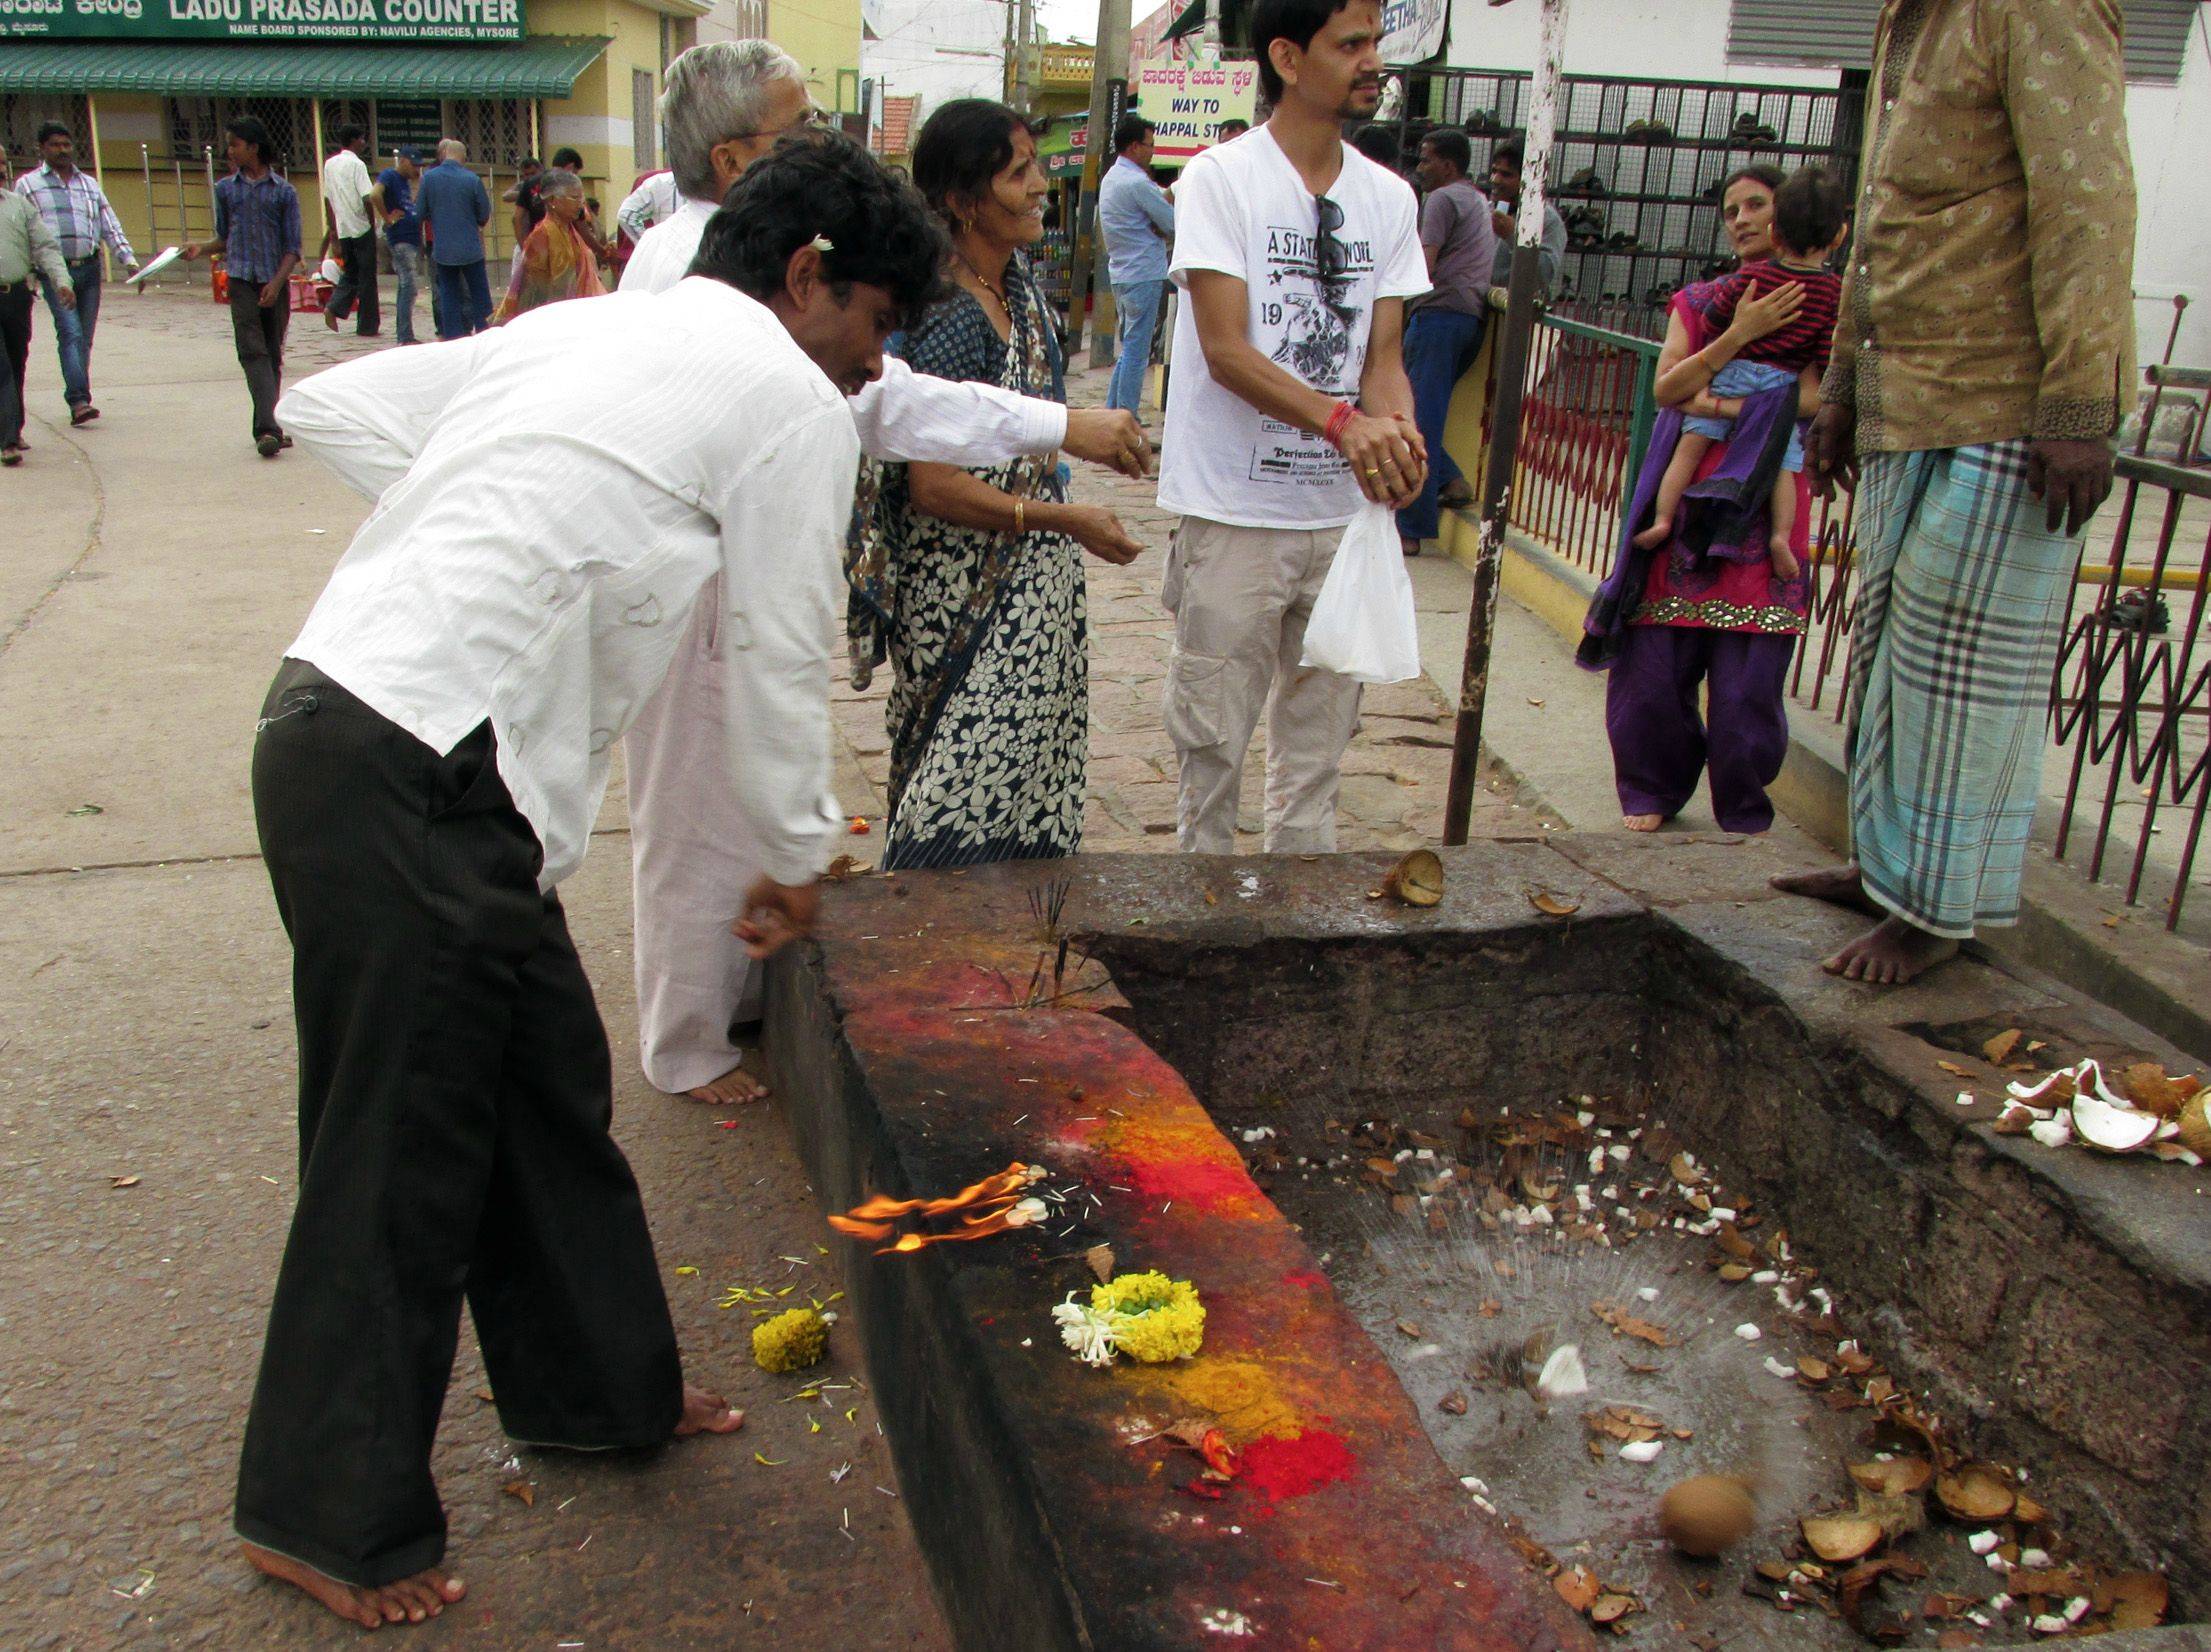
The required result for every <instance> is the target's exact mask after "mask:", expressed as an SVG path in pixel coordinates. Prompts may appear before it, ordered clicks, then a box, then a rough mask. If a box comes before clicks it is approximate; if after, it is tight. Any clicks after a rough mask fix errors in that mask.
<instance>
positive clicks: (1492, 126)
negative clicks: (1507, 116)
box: [1466, 109, 1505, 138]
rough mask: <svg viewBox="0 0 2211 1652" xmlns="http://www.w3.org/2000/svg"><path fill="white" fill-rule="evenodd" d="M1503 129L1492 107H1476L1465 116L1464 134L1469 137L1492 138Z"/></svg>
mask: <svg viewBox="0 0 2211 1652" xmlns="http://www.w3.org/2000/svg"><path fill="white" fill-rule="evenodd" d="M1504 129H1505V126H1504V122H1502V121H1500V120H1499V119H1498V118H1497V111H1496V110H1494V109H1477V110H1476V111H1475V112H1474V113H1473V114H1471V115H1469V116H1467V117H1466V135H1467V136H1468V137H1470V138H1494V137H1496V136H1497V135H1498V134H1499V133H1501V132H1503V131H1504Z"/></svg>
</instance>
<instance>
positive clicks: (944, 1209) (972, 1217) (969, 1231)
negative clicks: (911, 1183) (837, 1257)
mask: <svg viewBox="0 0 2211 1652" xmlns="http://www.w3.org/2000/svg"><path fill="white" fill-rule="evenodd" d="M1043 1176H1044V1171H1043V1170H1042V1168H1040V1167H1038V1166H1035V1165H1026V1164H1022V1163H1021V1162H1019V1161H1018V1160H1016V1161H1015V1162H1014V1163H1012V1164H1010V1165H1008V1166H1007V1167H1006V1168H1005V1169H1003V1170H1001V1171H999V1172H998V1174H997V1175H995V1176H986V1177H984V1178H983V1179H982V1180H981V1181H979V1182H976V1183H975V1184H974V1185H973V1186H971V1187H963V1188H961V1189H960V1190H959V1192H957V1193H955V1194H953V1195H951V1197H949V1198H945V1199H891V1198H886V1197H884V1196H883V1195H882V1194H880V1193H879V1194H877V1195H876V1196H875V1197H874V1198H872V1199H864V1200H862V1201H861V1202H860V1203H859V1204H856V1205H854V1206H853V1207H852V1209H851V1210H850V1211H848V1212H847V1213H846V1214H844V1215H842V1216H832V1217H830V1218H829V1225H830V1226H831V1227H833V1228H835V1229H836V1230H837V1231H838V1232H839V1233H843V1234H848V1235H850V1236H851V1237H852V1238H854V1239H889V1238H890V1237H891V1236H892V1235H893V1234H894V1233H898V1226H897V1219H898V1218H899V1217H901V1216H952V1215H957V1216H959V1218H960V1226H959V1227H958V1229H956V1230H955V1231H953V1232H950V1233H904V1234H898V1238H897V1239H896V1240H895V1242H893V1243H891V1244H888V1245H882V1246H879V1247H878V1248H877V1250H876V1252H875V1254H876V1255H878V1256H889V1255H909V1254H911V1253H913V1252H915V1251H918V1250H924V1249H926V1248H927V1247H929V1246H930V1245H942V1244H952V1243H959V1242H964V1241H966V1240H970V1239H987V1238H988V1237H990V1236H991V1235H992V1234H994V1233H1004V1232H1007V1231H1008V1230H1009V1229H1012V1228H1018V1227H1026V1226H1028V1225H1029V1224H1030V1223H1031V1222H1034V1221H1038V1220H1040V1219H1041V1218H1042V1217H1043V1216H1044V1214H1045V1210H1044V1204H1043V1201H1042V1200H1039V1199H1031V1198H1026V1197H1024V1196H1023V1195H1024V1191H1025V1190H1026V1189H1027V1188H1028V1187H1029V1186H1030V1185H1031V1184H1032V1183H1034V1182H1037V1181H1041V1180H1042V1179H1043Z"/></svg>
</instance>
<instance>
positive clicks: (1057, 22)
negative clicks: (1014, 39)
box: [1036, 0, 1158, 42]
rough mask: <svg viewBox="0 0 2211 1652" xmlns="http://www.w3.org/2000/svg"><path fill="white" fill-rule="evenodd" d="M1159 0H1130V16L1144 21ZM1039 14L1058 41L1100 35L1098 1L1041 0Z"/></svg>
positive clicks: (1133, 19) (1049, 33)
mask: <svg viewBox="0 0 2211 1652" xmlns="http://www.w3.org/2000/svg"><path fill="white" fill-rule="evenodd" d="M1157 5H1158V0H1129V17H1130V19H1131V20H1132V21H1137V22H1141V21H1142V20H1143V19H1144V18H1147V17H1149V16H1151V14H1152V12H1153V11H1154V9H1156V7H1157ZM1036 11H1037V17H1038V19H1039V20H1040V21H1042V23H1043V24H1044V30H1045V33H1046V34H1047V35H1048V36H1050V38H1052V39H1054V40H1081V41H1085V42H1088V41H1092V40H1095V39H1097V37H1098V5H1097V0H1037V7H1036Z"/></svg>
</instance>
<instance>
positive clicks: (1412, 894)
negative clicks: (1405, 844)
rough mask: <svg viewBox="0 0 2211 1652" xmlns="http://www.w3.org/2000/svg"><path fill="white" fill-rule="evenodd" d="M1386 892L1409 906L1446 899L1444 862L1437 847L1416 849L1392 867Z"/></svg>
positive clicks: (1386, 884)
mask: <svg viewBox="0 0 2211 1652" xmlns="http://www.w3.org/2000/svg"><path fill="white" fill-rule="evenodd" d="M1382 893H1383V894H1385V895H1387V896H1388V897H1389V898H1390V899H1391V900H1393V901H1397V902H1400V903H1402V904H1403V905H1406V906H1436V905H1439V904H1440V903H1441V902H1442V900H1443V862H1442V861H1440V860H1438V859H1437V858H1436V855H1435V853H1434V851H1433V850H1429V849H1415V850H1413V851H1412V852H1411V853H1410V854H1408V855H1406V856H1405V858H1404V859H1403V860H1401V861H1399V862H1398V863H1397V864H1396V865H1395V866H1393V867H1391V868H1390V871H1389V876H1388V877H1386V878H1384V879H1383V880H1382Z"/></svg>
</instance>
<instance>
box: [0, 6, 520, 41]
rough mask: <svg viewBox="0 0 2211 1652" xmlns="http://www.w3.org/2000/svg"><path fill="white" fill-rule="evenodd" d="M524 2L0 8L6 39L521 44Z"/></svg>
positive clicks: (0, 32) (0, 28)
mask: <svg viewBox="0 0 2211 1652" xmlns="http://www.w3.org/2000/svg"><path fill="white" fill-rule="evenodd" d="M522 32H523V31H522V0H0V39H18V40H21V39H43V40H82V39H107V40H137V41H150V40H332V41H349V42H358V43H360V44H363V45H368V44H373V43H376V42H379V41H409V40H520V39H521V38H522Z"/></svg>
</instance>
